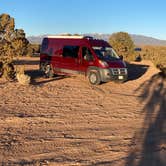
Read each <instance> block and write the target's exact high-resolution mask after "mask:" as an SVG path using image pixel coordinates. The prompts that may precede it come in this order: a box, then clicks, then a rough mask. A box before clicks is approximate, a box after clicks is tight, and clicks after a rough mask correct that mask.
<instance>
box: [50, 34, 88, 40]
mask: <svg viewBox="0 0 166 166" xmlns="http://www.w3.org/2000/svg"><path fill="white" fill-rule="evenodd" d="M47 38H60V39H83V38H85V36H64V35H62V36H56V35H53V36H47Z"/></svg>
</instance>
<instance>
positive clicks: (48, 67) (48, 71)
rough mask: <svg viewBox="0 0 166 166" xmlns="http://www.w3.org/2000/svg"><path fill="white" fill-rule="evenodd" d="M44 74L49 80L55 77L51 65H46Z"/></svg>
mask: <svg viewBox="0 0 166 166" xmlns="http://www.w3.org/2000/svg"><path fill="white" fill-rule="evenodd" d="M44 73H45V76H46V77H47V78H52V77H53V76H54V72H53V70H52V67H51V65H49V64H47V65H45V70H44Z"/></svg>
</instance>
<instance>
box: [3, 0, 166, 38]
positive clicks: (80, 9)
mask: <svg viewBox="0 0 166 166" xmlns="http://www.w3.org/2000/svg"><path fill="white" fill-rule="evenodd" d="M165 6H166V1H165V0H0V14H2V13H8V14H10V15H11V16H12V17H14V18H15V22H16V28H23V29H24V30H25V32H26V34H27V35H28V36H29V35H42V34H58V33H114V32H119V31H125V32H128V33H131V34H141V35H146V36H151V37H156V38H159V39H166V7H165Z"/></svg>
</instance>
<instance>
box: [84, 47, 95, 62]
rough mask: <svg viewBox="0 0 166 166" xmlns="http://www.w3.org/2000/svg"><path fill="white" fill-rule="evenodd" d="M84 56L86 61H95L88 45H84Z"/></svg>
mask: <svg viewBox="0 0 166 166" xmlns="http://www.w3.org/2000/svg"><path fill="white" fill-rule="evenodd" d="M82 57H83V59H84V60H86V61H93V55H92V53H91V51H90V49H89V48H87V47H82Z"/></svg>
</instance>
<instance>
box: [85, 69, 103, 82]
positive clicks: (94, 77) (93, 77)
mask: <svg viewBox="0 0 166 166" xmlns="http://www.w3.org/2000/svg"><path fill="white" fill-rule="evenodd" d="M88 79H89V82H90V83H91V84H92V85H99V84H100V83H101V79H100V75H99V73H98V72H97V71H90V72H89V75H88Z"/></svg>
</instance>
